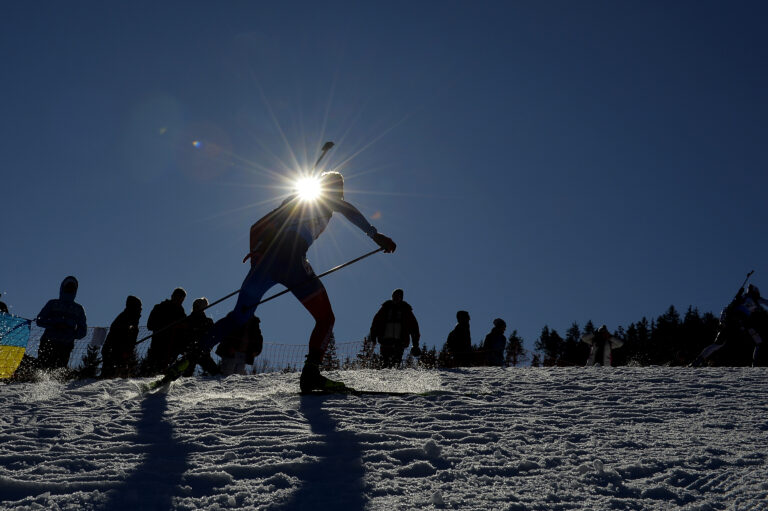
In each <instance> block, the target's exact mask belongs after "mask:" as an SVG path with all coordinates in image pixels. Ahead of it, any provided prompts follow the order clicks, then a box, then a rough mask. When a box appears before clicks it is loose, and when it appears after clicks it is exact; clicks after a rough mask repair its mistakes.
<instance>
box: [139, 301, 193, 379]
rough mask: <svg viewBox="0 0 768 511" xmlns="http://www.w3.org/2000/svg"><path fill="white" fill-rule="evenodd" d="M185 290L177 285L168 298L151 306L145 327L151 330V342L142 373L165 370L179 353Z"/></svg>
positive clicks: (185, 315)
mask: <svg viewBox="0 0 768 511" xmlns="http://www.w3.org/2000/svg"><path fill="white" fill-rule="evenodd" d="M186 297H187V292H186V291H184V289H182V288H180V287H177V288H176V289H174V290H173V293H172V294H171V298H170V299H166V300H163V301H162V302H160V303H158V304H157V305H155V306H154V307H153V308H152V312H150V313H149V319H147V328H148V329H149V330H151V331H152V334H153V335H152V342H151V344H150V345H149V350H147V358H146V359H144V370H143V371H142V372H143V373H144V374H157V373H160V372H163V371H165V370H166V369H167V368H168V366H170V365H171V364H172V363H173V362H174V361H175V359H176V357H177V356H178V354H179V353H180V351H181V350H180V349H179V348H180V335H182V334H183V332H184V329H185V326H186V325H184V324H183V322H184V319H185V318H186V317H187V314H186V312H184V307H183V306H182V304H183V303H184V299H185V298H186Z"/></svg>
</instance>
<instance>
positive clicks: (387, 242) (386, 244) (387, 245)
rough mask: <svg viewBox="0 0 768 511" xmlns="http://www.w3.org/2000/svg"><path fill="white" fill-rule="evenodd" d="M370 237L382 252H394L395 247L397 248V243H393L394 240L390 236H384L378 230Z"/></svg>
mask: <svg viewBox="0 0 768 511" xmlns="http://www.w3.org/2000/svg"><path fill="white" fill-rule="evenodd" d="M372 238H373V241H375V242H376V244H377V245H378V246H380V247H381V248H383V249H384V252H386V253H387V254H390V253H392V252H394V251H395V249H396V248H397V245H396V244H395V242H394V241H392V239H391V238H390V237H388V236H384V235H383V234H381V233H380V232H377V233H376V234H374V235H373V236H372Z"/></svg>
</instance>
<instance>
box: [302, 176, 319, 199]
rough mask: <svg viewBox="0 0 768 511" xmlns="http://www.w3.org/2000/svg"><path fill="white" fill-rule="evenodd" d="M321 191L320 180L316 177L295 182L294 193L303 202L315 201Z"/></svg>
mask: <svg viewBox="0 0 768 511" xmlns="http://www.w3.org/2000/svg"><path fill="white" fill-rule="evenodd" d="M321 191H322V189H321V186H320V180H319V179H318V178H316V177H312V176H307V177H302V178H301V179H299V180H298V181H296V193H297V194H298V195H299V199H301V200H303V201H313V200H316V199H317V198H318V197H320V192H321Z"/></svg>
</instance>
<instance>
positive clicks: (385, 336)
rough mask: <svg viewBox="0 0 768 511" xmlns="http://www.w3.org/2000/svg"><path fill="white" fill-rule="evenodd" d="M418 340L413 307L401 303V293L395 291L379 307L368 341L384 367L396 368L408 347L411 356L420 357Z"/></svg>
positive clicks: (416, 322)
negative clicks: (375, 345)
mask: <svg viewBox="0 0 768 511" xmlns="http://www.w3.org/2000/svg"><path fill="white" fill-rule="evenodd" d="M420 337H421V334H420V333H419V322H418V321H416V316H414V314H413V307H411V306H410V304H409V303H408V302H405V301H403V290H402V289H395V290H394V291H393V292H392V299H391V300H387V301H386V302H384V303H383V304H381V308H380V309H379V311H378V312H377V313H376V315H375V316H374V317H373V322H372V323H371V339H373V342H374V343H376V342H378V343H379V346H380V348H379V349H380V352H381V358H382V362H383V365H384V367H398V366H399V365H400V362H401V361H402V359H403V352H404V351H405V348H407V347H408V345H409V344H413V348H411V355H413V356H415V357H417V356H419V355H421V350H420V349H419V338H420Z"/></svg>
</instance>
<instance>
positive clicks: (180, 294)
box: [171, 287, 187, 305]
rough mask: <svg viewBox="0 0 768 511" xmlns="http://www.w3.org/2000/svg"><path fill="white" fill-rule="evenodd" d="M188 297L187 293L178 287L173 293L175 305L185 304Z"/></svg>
mask: <svg viewBox="0 0 768 511" xmlns="http://www.w3.org/2000/svg"><path fill="white" fill-rule="evenodd" d="M186 297H187V292H186V291H184V288H181V287H177V288H176V289H174V290H173V293H171V301H172V302H173V303H176V304H179V305H181V304H182V303H184V298H186Z"/></svg>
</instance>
